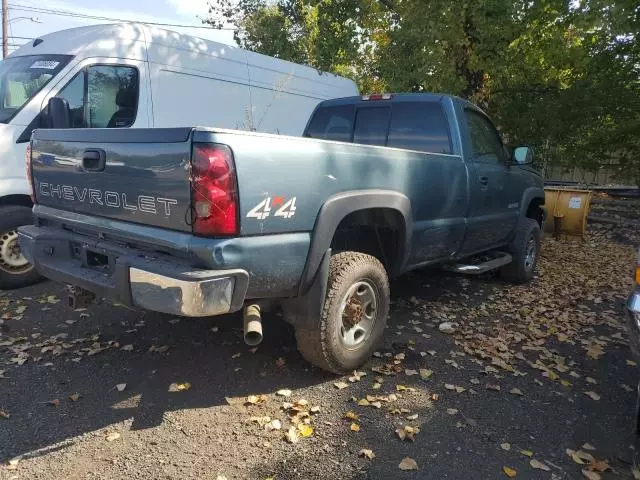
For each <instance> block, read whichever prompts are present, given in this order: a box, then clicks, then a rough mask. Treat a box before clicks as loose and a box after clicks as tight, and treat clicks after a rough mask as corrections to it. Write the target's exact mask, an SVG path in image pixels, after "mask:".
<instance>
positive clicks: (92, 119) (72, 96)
mask: <svg viewBox="0 0 640 480" xmlns="http://www.w3.org/2000/svg"><path fill="white" fill-rule="evenodd" d="M138 84H139V82H138V70H137V69H135V68H133V67H123V66H109V65H95V66H91V67H88V68H86V69H84V70H82V71H81V72H79V73H78V74H77V75H76V76H75V77H73V79H72V80H71V81H70V82H69V83H68V84H67V85H66V86H65V87H64V88H63V89H62V90H61V91H60V93H58V96H59V97H63V98H65V99H67V101H68V102H69V108H70V109H71V124H72V128H87V127H89V128H122V127H130V126H131V125H133V123H134V122H135V119H136V112H137V108H138Z"/></svg>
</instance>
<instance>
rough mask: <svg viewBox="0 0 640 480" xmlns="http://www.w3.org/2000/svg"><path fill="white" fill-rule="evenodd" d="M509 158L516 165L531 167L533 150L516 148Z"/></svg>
mask: <svg viewBox="0 0 640 480" xmlns="http://www.w3.org/2000/svg"><path fill="white" fill-rule="evenodd" d="M511 158H512V160H513V162H514V163H517V164H518V165H531V164H532V163H533V150H532V149H531V148H530V147H526V146H525V147H516V148H514V149H513V154H512V155H511Z"/></svg>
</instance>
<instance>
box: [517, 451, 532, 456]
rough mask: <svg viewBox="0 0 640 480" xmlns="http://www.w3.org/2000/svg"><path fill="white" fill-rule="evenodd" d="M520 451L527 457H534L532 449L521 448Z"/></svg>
mask: <svg viewBox="0 0 640 480" xmlns="http://www.w3.org/2000/svg"><path fill="white" fill-rule="evenodd" d="M520 453H521V454H522V455H524V456H525V457H533V452H532V451H531V450H520Z"/></svg>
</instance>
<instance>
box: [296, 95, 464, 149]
mask: <svg viewBox="0 0 640 480" xmlns="http://www.w3.org/2000/svg"><path fill="white" fill-rule="evenodd" d="M305 136H307V137H311V138H320V139H323V140H334V141H340V142H353V143H358V144H363V145H378V146H387V147H394V148H402V149H406V150H416V151H421V152H427V153H443V154H451V153H452V150H453V148H452V141H451V133H450V131H449V124H448V122H447V118H446V116H445V113H444V109H443V108H442V105H441V103H440V102H438V101H395V102H393V101H383V102H376V103H375V104H373V105H370V104H366V102H357V103H356V104H350V105H337V106H327V107H320V108H318V109H317V110H316V112H315V113H314V115H313V117H312V119H311V121H310V123H309V126H308V128H307V131H306V133H305Z"/></svg>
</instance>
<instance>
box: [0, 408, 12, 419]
mask: <svg viewBox="0 0 640 480" xmlns="http://www.w3.org/2000/svg"><path fill="white" fill-rule="evenodd" d="M10 416H11V415H9V414H8V413H7V412H5V411H4V410H0V418H4V419H5V420H8V419H9V417H10Z"/></svg>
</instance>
